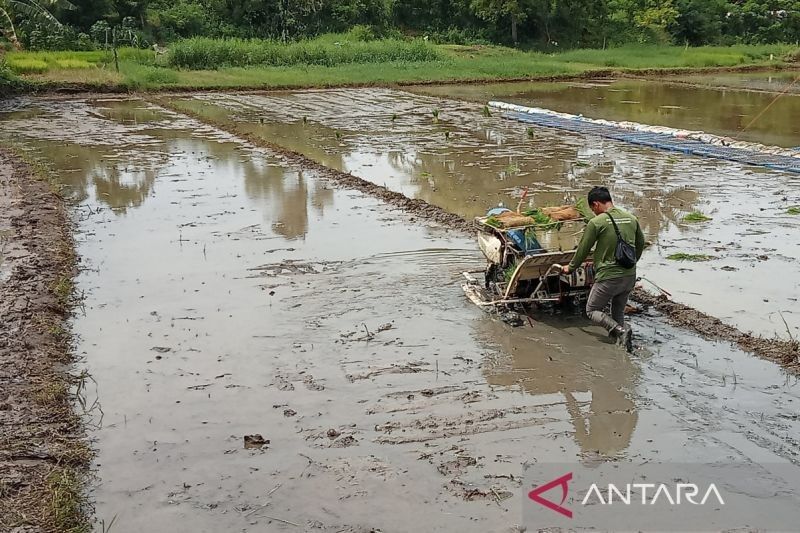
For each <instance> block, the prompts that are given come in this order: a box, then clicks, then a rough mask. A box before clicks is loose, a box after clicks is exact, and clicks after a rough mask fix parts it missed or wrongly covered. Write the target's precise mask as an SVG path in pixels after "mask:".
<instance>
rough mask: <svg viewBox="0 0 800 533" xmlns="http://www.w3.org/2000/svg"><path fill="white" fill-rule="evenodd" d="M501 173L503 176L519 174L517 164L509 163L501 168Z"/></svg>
mask: <svg viewBox="0 0 800 533" xmlns="http://www.w3.org/2000/svg"><path fill="white" fill-rule="evenodd" d="M503 174H504V175H505V177H507V178H509V177H514V176H516V175H517V174H519V165H517V164H516V163H509V164H508V166H507V167H506V168H504V169H503Z"/></svg>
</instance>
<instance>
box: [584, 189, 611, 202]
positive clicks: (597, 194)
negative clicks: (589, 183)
mask: <svg viewBox="0 0 800 533" xmlns="http://www.w3.org/2000/svg"><path fill="white" fill-rule="evenodd" d="M586 199H587V200H588V201H589V205H592V204H593V203H594V202H600V203H601V204H604V203H606V202H610V201H611V193H610V192H608V189H607V188H606V187H593V188H592V190H591V191H589V195H588V196H587V197H586Z"/></svg>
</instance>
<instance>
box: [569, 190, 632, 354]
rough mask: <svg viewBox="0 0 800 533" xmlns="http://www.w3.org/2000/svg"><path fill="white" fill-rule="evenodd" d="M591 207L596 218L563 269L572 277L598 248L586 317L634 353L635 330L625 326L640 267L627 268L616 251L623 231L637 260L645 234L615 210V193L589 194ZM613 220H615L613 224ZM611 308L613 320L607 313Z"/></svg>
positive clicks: (590, 223) (595, 253)
mask: <svg viewBox="0 0 800 533" xmlns="http://www.w3.org/2000/svg"><path fill="white" fill-rule="evenodd" d="M587 199H588V201H589V207H590V208H591V210H592V212H593V213H594V214H595V215H596V216H595V217H594V218H593V219H591V220H590V221H589V223H588V224H587V225H586V230H585V231H584V233H583V237H582V238H581V242H580V244H578V249H577V250H576V251H575V256H574V257H573V258H572V261H571V262H570V264H569V265H567V266H564V267H563V269H562V270H563V272H564V274H569V273H570V272H572V271H573V270H575V269H576V268H578V266H580V265H581V264H582V263H583V261H584V260H585V259H586V257H587V256H588V255H589V252H591V250H592V247H593V246H594V272H595V278H594V285H592V290H591V292H590V293H589V301H588V302H586V314H587V315H588V316H589V318H590V319H591V320H592V322H594V323H595V324H597V325H599V326H603V327H604V328H606V330H608V335H609V337H611V338H612V339H614V340H615V341H616V342H617V343H618V344H620V345H622V346H625V347H626V348H627V349H628V350H629V351H630V349H631V329H630V327H628V326H625V305H626V304H627V302H628V295H629V294H630V293H631V291H632V290H633V286H634V285H635V284H636V265H634V266H633V267H631V268H624V267H622V266H620V265H619V264H618V263H617V260H616V257H615V250H616V247H617V234H616V231H615V230H614V223H616V225H617V228H619V233H620V236H621V237H622V239H623V240H625V242H627V243H628V244H630V245H635V247H636V260H637V261H638V260H639V258H640V257H641V256H642V252H643V251H644V234H643V233H642V228H641V227H639V221H638V220H637V219H636V217H635V216H633V215H632V214H630V213H628V212H627V211H624V210H622V209H620V208H619V207H615V206H614V202H613V201H612V200H611V193H610V192H608V189H607V188H605V187H594V188H593V189H592V190H591V191H589V196H588V198H587ZM611 217H613V218H614V220H613V221H612V220H611ZM609 304H611V316H609V315H607V314H606V313H605V309H606V307H608V305H609Z"/></svg>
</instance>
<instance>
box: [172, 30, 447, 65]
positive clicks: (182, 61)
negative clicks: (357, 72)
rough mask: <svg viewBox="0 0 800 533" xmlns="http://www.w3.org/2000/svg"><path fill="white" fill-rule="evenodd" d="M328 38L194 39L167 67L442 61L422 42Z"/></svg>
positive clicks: (181, 44)
mask: <svg viewBox="0 0 800 533" xmlns="http://www.w3.org/2000/svg"><path fill="white" fill-rule="evenodd" d="M342 37H343V38H342V39H340V40H336V39H335V38H332V37H331V36H322V37H320V38H317V39H312V40H307V41H300V42H296V43H289V44H285V43H280V42H276V41H267V40H261V39H251V40H245V39H211V38H208V37H194V38H191V39H185V40H182V41H178V42H176V43H173V44H172V45H171V46H170V48H169V53H168V56H167V63H168V64H169V66H171V67H175V68H186V69H192V70H206V69H217V68H220V67H247V66H254V65H263V66H273V67H285V66H296V65H324V66H329V67H330V66H336V65H344V64H349V63H386V62H390V61H408V62H420V61H435V60H438V59H440V58H441V57H442V54H441V52H440V51H439V50H438V49H437V48H436V47H435V46H434V45H433V44H430V43H428V42H426V41H423V40H421V39H415V40H413V41H405V40H400V39H381V40H375V41H353V40H348V39H346V38H345V36H342Z"/></svg>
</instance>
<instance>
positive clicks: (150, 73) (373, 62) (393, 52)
mask: <svg viewBox="0 0 800 533" xmlns="http://www.w3.org/2000/svg"><path fill="white" fill-rule="evenodd" d="M793 48H794V47H792V46H788V45H754V46H743V45H742V46H732V47H709V46H706V47H698V48H684V47H680V46H677V47H676V46H662V47H656V46H624V47H620V48H610V49H606V50H571V51H567V52H562V53H558V54H543V53H539V52H524V51H520V50H516V49H511V48H505V47H501V46H457V45H434V44H430V43H427V42H425V41H421V40H415V41H404V40H399V39H384V40H374V41H360V40H352V39H351V36H350V35H349V34H347V35H325V36H322V37H319V38H317V39H313V40H307V41H301V42H298V43H291V44H280V43H276V42H273V41H243V40H213V39H205V38H202V39H201V38H197V39H189V40H185V41H182V42H179V43H175V44H173V45H172V46H171V49H170V51H169V52H168V54H167V55H162V56H158V57H156V55H155V53H154V52H152V51H151V50H136V49H130V48H126V49H120V50H119V63H120V72H119V74H117V73H116V71H115V69H114V61H113V56H112V54H111V53H110V52H108V51H92V52H24V51H23V52H9V53H8V54H7V55H6V62H7V63H8V65H9V67H10V68H11V69H12V70H13V69H14V67H13V66H12V65H14V64H17V65H20V64H22V65H25V64H26V62H27V65H28V68H29V69H31V68H32V69H33V70H28V71H27V72H23V73H22V74H21V78H22V80H23V81H24V82H27V83H28V84H32V85H34V86H35V85H37V84H38V85H45V86H47V85H49V86H54V85H58V86H63V85H64V84H79V85H81V86H83V87H87V88H90V89H91V88H108V87H110V86H115V87H119V88H122V89H126V88H127V89H135V90H157V89H162V88H165V89H170V88H181V89H214V88H265V89H269V88H301V87H334V86H342V85H389V84H413V83H419V82H436V81H442V82H447V81H477V80H483V81H490V80H509V79H533V78H541V79H544V78H550V77H554V76H570V75H580V74H584V73H589V72H591V71H594V70H603V69H608V68H610V67H611V68H615V69H633V70H636V69H650V68H671V69H675V68H697V67H735V66H745V65H757V66H762V67H770V66H780V65H783V64H784V63H782V60H783V58H784V57H786V56H787V54H788V53H789V52H790V51H791V50H792V49H793ZM770 54H773V55H774V58H775V59H773V60H770V59H769V57H770ZM42 63H44V64H45V66H46V68H45V69H44V70H42ZM87 64H88V65H89V66H90V67H95V68H87V66H86V65H87ZM175 65H178V66H180V67H181V68H176V67H175ZM186 67H191V69H189V68H186ZM20 68H23V70H24V67H20ZM14 72H16V70H14Z"/></svg>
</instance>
